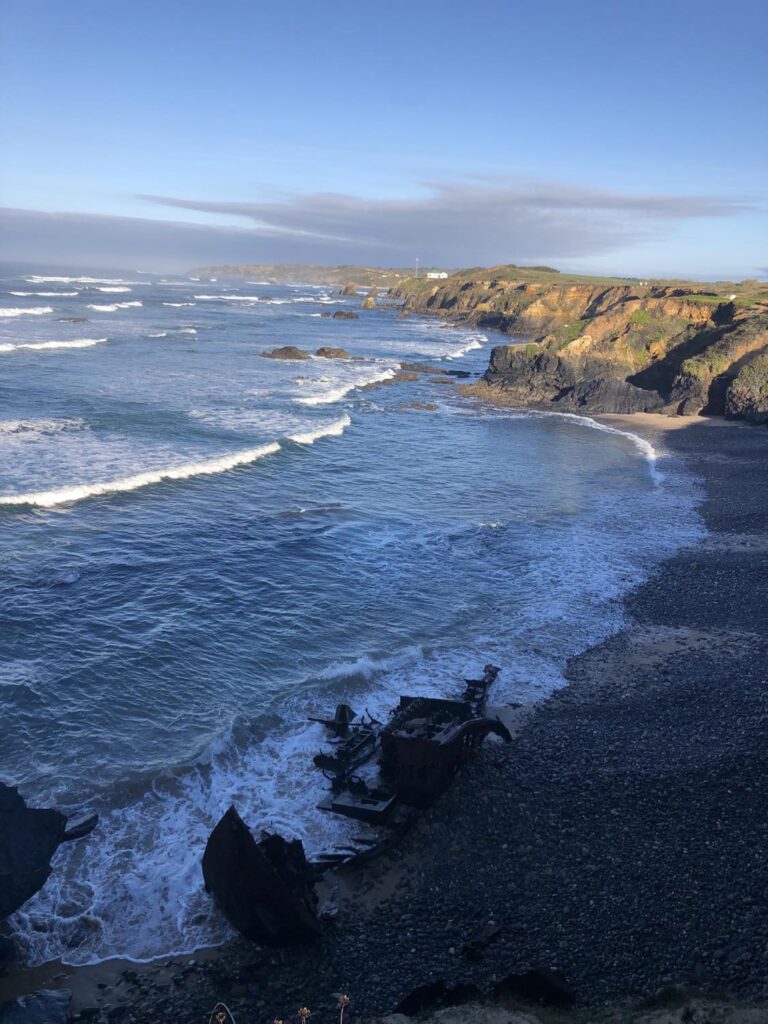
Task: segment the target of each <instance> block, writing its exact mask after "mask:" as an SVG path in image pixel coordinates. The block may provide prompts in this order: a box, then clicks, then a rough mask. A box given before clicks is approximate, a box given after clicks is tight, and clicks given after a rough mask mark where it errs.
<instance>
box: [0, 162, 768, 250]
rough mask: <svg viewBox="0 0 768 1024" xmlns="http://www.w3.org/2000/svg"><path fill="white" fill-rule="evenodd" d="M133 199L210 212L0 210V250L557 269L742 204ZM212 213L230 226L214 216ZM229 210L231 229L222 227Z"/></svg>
mask: <svg viewBox="0 0 768 1024" xmlns="http://www.w3.org/2000/svg"><path fill="white" fill-rule="evenodd" d="M142 198H143V199H145V200H147V201H148V202H151V203H154V204H161V205H162V206H165V207H168V208H169V210H170V209H175V210H194V211H197V212H203V213H210V214H213V215H215V216H216V221H214V222H212V223H211V224H210V225H203V224H200V223H190V222H185V221H183V220H179V219H174V220H159V219H156V218H152V219H150V218H147V219H144V218H136V217H112V216H100V215H93V214H77V213H45V212H41V211H37V210H14V209H6V210H0V237H1V238H2V251H1V252H0V257H2V258H4V259H8V260H14V261H22V260H24V261H29V262H37V263H40V262H45V263H47V264H50V263H57V264H61V265H67V266H77V265H81V266H82V265H86V264H87V265H89V266H91V265H92V266H98V265H109V266H117V267H126V266H130V265H131V264H134V265H141V264H145V263H148V264H149V265H150V266H152V267H154V268H158V269H168V270H173V269H185V268H188V267H190V266H195V265H200V264H203V263H245V262H252V263H259V262H270V263H277V262H286V263H368V264H374V265H379V266H413V264H414V260H415V259H416V257H419V258H420V259H421V261H422V265H425V264H433V265H438V266H440V265H442V266H449V267H450V266H471V265H483V264H484V265H492V264H495V263H505V262H514V263H526V262H543V261H547V262H551V263H556V264H557V263H560V264H563V263H565V264H567V263H568V261H569V260H583V259H584V258H587V259H589V258H590V257H600V256H605V254H610V253H612V252H614V251H615V250H618V249H622V250H625V252H626V250H627V249H630V248H631V247H633V246H634V247H638V248H639V247H641V246H642V243H644V242H648V241H652V240H656V239H659V238H662V239H663V238H664V237H665V236H666V235H667V233H669V232H670V231H671V230H672V229H673V228H674V227H675V226H676V225H678V224H680V223H683V222H685V221H690V220H694V219H698V220H701V219H707V218H723V217H729V216H734V215H736V214H739V213H742V212H743V211H745V210H748V209H750V208H751V207H750V203H749V202H747V201H746V200H743V199H718V198H714V197H709V196H673V195H650V194H648V195H645V194H630V193H619V192H613V191H609V190H604V189H587V188H580V187H576V186H573V185H566V184H557V183H552V182H536V181H525V182H512V181H510V180H508V179H504V178H494V177H484V178H475V179H472V180H467V181H460V182H450V183H445V182H436V183H431V184H428V185H427V186H425V191H424V194H423V195H422V196H421V197H419V198H414V199H364V198H360V197H358V196H353V195H344V194H338V193H313V194H304V195H288V196H285V195H283V196H279V197H277V198H275V199H272V200H269V201H261V202H242V203H240V202H238V203H233V202H213V201H208V200H194V199H183V198H178V197H174V196H156V195H153V196H143V197H142ZM222 217H225V218H226V219H227V220H229V221H230V223H229V224H225V223H222V222H221V221H222ZM233 217H234V218H236V219H238V220H239V226H232V224H231V220H232V218H233ZM625 262H626V260H625ZM638 262H639V261H638Z"/></svg>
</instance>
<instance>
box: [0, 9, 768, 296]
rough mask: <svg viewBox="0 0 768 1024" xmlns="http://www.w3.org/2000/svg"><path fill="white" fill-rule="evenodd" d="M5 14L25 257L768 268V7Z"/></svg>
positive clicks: (6, 125)
mask: <svg viewBox="0 0 768 1024" xmlns="http://www.w3.org/2000/svg"><path fill="white" fill-rule="evenodd" d="M2 30H3V35H4V37H5V40H6V43H5V46H4V50H5V59H4V65H3V68H2V71H0V87H1V88H2V94H3V104H2V113H1V114H0V130H1V132H2V138H3V140H4V143H5V145H4V151H5V157H4V159H3V161H2V172H3V173H2V179H0V205H2V206H3V207H4V208H6V212H5V214H4V216H3V226H4V229H5V230H4V234H5V238H6V241H5V244H4V246H3V250H2V255H3V257H4V258H6V259H13V258H23V259H33V260H37V259H40V260H44V259H46V258H47V259H49V260H53V261H55V262H61V261H62V260H64V261H65V262H67V261H75V260H79V261H83V260H84V261H86V262H89V263H91V262H106V263H109V264H111V265H117V266H122V265H127V264H130V263H131V262H134V261H136V260H139V259H141V260H143V261H144V262H146V261H149V262H150V263H152V262H153V261H154V262H155V263H156V264H157V265H158V266H162V268H163V269H176V268H177V269H184V268H185V267H188V266H191V265H194V264H196V263H200V262H208V261H215V262H219V261H222V260H226V259H228V258H230V257H231V261H232V262H240V261H243V260H245V259H251V260H253V261H262V260H263V261H271V260H273V259H274V260H285V259H289V260H292V261H302V260H306V261H312V262H337V261H343V262H358V261H360V262H370V263H379V264H382V265H395V264H398V265H400V264H408V265H410V264H412V263H413V259H414V257H416V256H420V257H421V260H422V263H435V264H446V265H458V264H469V265H472V264H477V263H495V262H501V261H506V260H509V261H514V262H521V263H524V262H541V261H547V262H550V263H553V264H554V265H556V266H561V267H563V268H572V269H578V270H585V271H598V272H603V271H611V272H617V273H629V274H632V273H638V274H653V275H661V274H667V273H669V274H684V273H688V274H694V275H714V276H734V277H744V276H756V275H757V274H758V273H760V269H761V268H766V267H768V247H767V246H766V244H765V239H766V237H767V236H768V232H767V231H766V226H767V224H768V217H767V216H766V200H767V199H768V187H767V186H766V181H767V180H768V175H766V167H767V164H768V161H767V160H766V156H767V155H768V132H767V131H766V128H767V127H768V125H767V121H768V118H767V116H766V106H767V104H766V97H767V96H768V88H767V86H768V73H767V72H766V62H765V58H764V52H765V50H764V47H765V39H766V36H767V35H768V14H766V5H765V4H764V3H763V2H757V0H754V2H750V0H735V2H732V3H730V4H728V5H723V4H722V3H714V2H711V0H695V2H694V0H667V2H665V3H659V2H656V0H648V2H644V3H642V4H640V3H628V2H614V3H608V2H604V0H585V2H583V3H573V2H572V0H570V2H560V0H556V2H552V3H542V4H538V5H534V4H532V3H530V2H529V3H518V2H513V0H506V2H502V0H479V2H475V3H473V4H466V3H465V2H461V3H458V2H454V0H445V2H442V3H437V2H434V0H419V2H413V0H411V2H409V3H405V2H402V0H390V2H389V3H387V4H384V5H381V6H377V5H374V4H361V3H351V2H346V0H337V2H333V0H330V2H327V3H322V2H320V0H314V2H308V0H298V2H290V0H287V2H283V3H280V4H278V3H264V2H254V0H250V2H244V0H218V2H217V3H215V4H213V3H210V2H206V3H203V2H197V0H186V2H180V0H179V2H176V0H154V2H153V3H149V2H145V0H139V2H136V0H134V2H131V3H120V4H117V3H115V4H105V3H103V2H101V3H96V2H93V0H72V2H70V3H66V4H64V3H62V2H61V0H55V2H54V0H5V4H4V7H3V14H2ZM147 197H154V198H147ZM9 211H10V212H9ZM18 211H29V212H24V213H21V212H18ZM52 214H65V215H66V216H52Z"/></svg>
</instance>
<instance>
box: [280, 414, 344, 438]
mask: <svg viewBox="0 0 768 1024" xmlns="http://www.w3.org/2000/svg"><path fill="white" fill-rule="evenodd" d="M351 422H352V420H351V419H350V418H349V416H348V415H347V414H346V413H344V415H343V416H339V418H338V419H337V420H333V421H332V422H331V423H326V424H324V425H323V426H320V427H317V428H316V429H315V430H307V431H306V432H305V433H303V434H290V435H289V437H288V440H289V441H295V443H296V444H314V443H315V441H317V440H318V439H319V438H321V437H341V435H342V434H343V433H344V431H345V430H346V429H347V427H348V426H349V425H350V423H351Z"/></svg>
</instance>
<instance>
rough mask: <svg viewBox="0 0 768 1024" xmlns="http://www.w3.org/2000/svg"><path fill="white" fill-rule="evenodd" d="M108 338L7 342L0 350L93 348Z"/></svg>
mask: <svg viewBox="0 0 768 1024" xmlns="http://www.w3.org/2000/svg"><path fill="white" fill-rule="evenodd" d="M106 340H107V339H106V338H75V339H74V340H73V341H35V342H27V343H25V344H19V345H12V344H10V343H7V344H0V352H15V351H16V350H17V349H23V348H26V349H34V350H35V351H42V350H45V349H54V348H91V347H92V346H93V345H103V344H104V342H105V341H106Z"/></svg>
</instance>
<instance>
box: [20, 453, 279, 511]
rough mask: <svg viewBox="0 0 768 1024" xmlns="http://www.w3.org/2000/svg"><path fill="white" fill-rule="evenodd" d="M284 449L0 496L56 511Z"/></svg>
mask: <svg viewBox="0 0 768 1024" xmlns="http://www.w3.org/2000/svg"><path fill="white" fill-rule="evenodd" d="M279 450H280V445H279V444H277V443H274V442H273V443H271V444H264V445H261V446H260V447H259V448H247V449H245V450H244V451H239V452H232V454H231V455H220V456H219V457H218V458H215V459H203V460H201V461H200V462H188V463H186V464H185V465H183V466H172V467H169V468H168V469H155V470H149V471H148V472H146V473H136V474H134V475H133V476H124V477H120V478H119V479H117V480H106V481H104V482H97V483H90V484H73V485H72V486H69V487H57V488H54V489H53V490H50V491H33V492H30V493H27V494H8V495H3V496H2V497H0V505H37V506H39V507H40V508H52V507H53V506H54V505H63V504H65V503H67V502H72V501H82V500H83V498H92V497H96V496H97V495H101V494H111V493H115V492H122V491H135V490H137V489H138V488H139V487H146V486H148V485H149V484H157V483H161V482H162V481H164V480H186V479H188V478H189V477H192V476H205V475H208V474H211V473H223V472H225V471H226V470H228V469H234V468H235V467H236V466H245V465H248V463H250V462H255V461H256V460H257V459H261V458H263V456H265V455H271V454H272V453H273V452H277V451H279Z"/></svg>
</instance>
